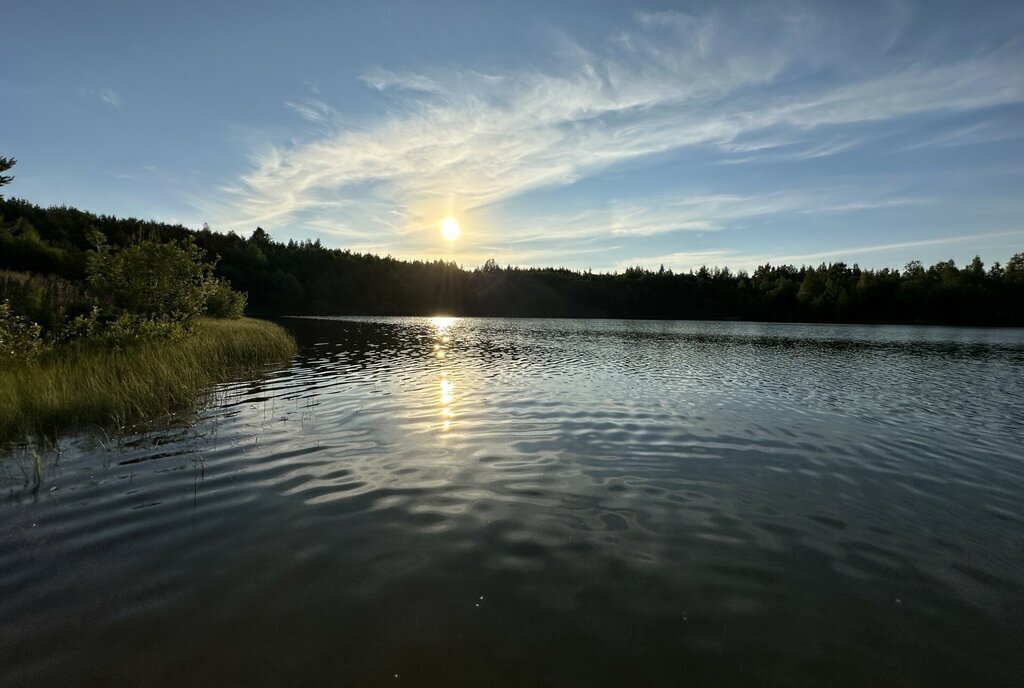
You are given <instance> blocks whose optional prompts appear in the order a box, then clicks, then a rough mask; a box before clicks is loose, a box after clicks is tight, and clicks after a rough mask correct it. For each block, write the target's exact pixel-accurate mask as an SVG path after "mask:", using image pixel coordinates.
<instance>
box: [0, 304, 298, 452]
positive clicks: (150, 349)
mask: <svg viewBox="0 0 1024 688" xmlns="http://www.w3.org/2000/svg"><path fill="white" fill-rule="evenodd" d="M294 352H295V340H293V339H292V337H291V336H290V335H289V334H288V333H287V332H285V330H284V329H282V328H281V327H279V326H277V325H275V324H273V323H269V322H266V321H262V320H253V319H249V318H243V319H239V320H213V319H202V320H200V321H199V322H198V323H197V324H196V327H195V330H194V331H193V332H192V333H191V335H189V336H188V337H186V338H185V339H183V340H180V341H151V342H145V343H139V344H136V345H134V346H131V347H129V348H127V349H125V350H123V351H115V350H111V349H106V348H101V347H99V346H96V345H95V344H91V343H88V342H83V343H82V344H79V345H77V346H73V347H66V348H64V349H58V350H57V351H54V352H52V353H50V354H48V355H46V356H44V357H42V358H40V359H38V360H35V361H31V362H29V363H24V364H21V365H18V366H9V367H6V368H0V443H3V442H8V441H11V440H16V439H19V438H23V437H25V436H26V435H28V434H31V433H38V434H41V435H52V434H54V433H55V432H56V431H58V430H61V429H65V428H72V427H76V426H84V425H99V426H102V427H115V428H119V427H124V426H125V425H127V424H129V423H137V422H145V421H150V420H155V419H158V418H160V417H162V416H165V415H167V414H170V413H172V412H175V411H179V410H181V409H184V408H188V407H190V406H191V405H192V404H194V403H195V402H196V400H197V399H199V398H200V397H201V396H202V395H203V393H204V392H206V391H208V390H209V389H210V387H211V385H213V384H214V383H217V382H223V381H226V380H229V379H232V378H237V377H239V376H243V375H247V374H252V373H254V372H258V371H261V370H264V369H266V368H267V367H268V366H271V365H283V364H285V363H287V362H288V360H289V359H290V358H291V356H292V354H293V353H294Z"/></svg>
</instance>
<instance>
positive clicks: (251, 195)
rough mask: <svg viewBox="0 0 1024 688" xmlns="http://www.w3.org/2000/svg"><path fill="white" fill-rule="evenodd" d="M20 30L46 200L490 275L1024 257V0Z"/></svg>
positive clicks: (333, 10) (516, 10) (416, 12)
mask: <svg viewBox="0 0 1024 688" xmlns="http://www.w3.org/2000/svg"><path fill="white" fill-rule="evenodd" d="M2 15H3V26H4V39H3V41H2V45H0V155H8V156H14V157H16V158H18V160H19V162H18V165H17V167H16V168H15V170H14V172H15V173H16V177H17V178H16V180H15V182H14V184H13V185H12V186H10V187H7V188H6V189H5V191H7V193H8V195H12V196H18V197H22V198H26V199H28V200H31V201H33V202H36V203H39V204H43V205H51V204H68V205H73V206H77V207H80V208H85V209H89V210H93V211H95V212H101V213H109V214H117V215H132V216H137V217H145V218H154V219H159V220H164V221H173V222H182V223H184V224H186V225H190V226H195V227H198V226H200V225H202V223H204V222H207V223H209V224H210V226H211V227H213V228H214V229H216V230H220V231H227V230H229V229H234V230H236V231H238V232H240V233H244V234H249V233H250V232H251V231H252V230H253V229H254V228H255V227H256V226H257V225H259V226H262V227H264V228H265V229H266V230H267V231H268V232H270V234H271V236H273V237H274V238H276V239H280V240H285V239H291V238H294V239H307V238H309V239H314V238H319V239H321V240H322V241H323V242H324V243H325V244H326V245H328V246H341V247H346V248H352V249H355V250H359V251H370V252H374V253H380V254H389V253H390V254H392V255H394V256H398V257H402V258H436V257H443V258H453V259H455V260H457V261H458V262H460V263H462V264H464V265H467V266H475V265H479V264H481V263H483V261H484V260H486V259H488V258H495V259H497V260H498V261H499V262H500V263H502V264H506V263H512V264H519V265H562V266H568V267H574V268H583V269H586V268H592V269H594V270H616V269H618V270H621V269H623V268H624V267H626V266H628V265H635V264H639V265H644V266H649V267H657V266H658V265H660V264H664V265H665V266H666V267H670V268H673V269H677V270H686V269H690V268H693V267H697V266H700V265H702V264H707V265H709V266H710V265H723V266H724V265H728V266H730V267H733V268H737V269H742V268H747V269H749V268H752V267H754V266H756V265H757V264H759V263H763V262H765V261H766V260H770V261H771V262H773V263H778V262H791V263H796V264H801V263H809V264H817V263H819V262H822V261H826V262H827V261H835V260H843V261H846V262H849V263H854V262H856V263H860V264H861V265H862V266H872V267H881V266H892V267H899V266H902V265H903V264H904V263H905V262H907V261H908V260H911V259H920V260H923V261H925V262H934V261H937V260H942V259H946V258H954V259H955V260H957V262H958V263H963V262H965V261H967V260H969V259H970V258H971V257H972V256H973V255H975V254H976V253H977V254H980V255H981V256H982V258H983V259H984V260H985V261H986V263H991V262H993V261H996V260H999V261H1004V262H1005V260H1006V259H1007V258H1008V257H1009V256H1010V255H1012V254H1013V253H1016V252H1019V251H1024V192H1022V189H1024V3H1020V2H1006V3H994V2H971V3H943V2H898V1H892V2H878V3H873V2H857V3H838V2H837V3H825V2H807V3H802V2H782V3H776V2H766V1H761V2H750V3H738V2H737V3H707V2H693V3H664V2H651V3H627V2H607V3H601V2H586V3H570V2H557V3H555V2H526V1H523V0H519V1H516V2H486V3H466V2H407V3H387V2H377V3H339V2H307V3H300V4H299V5H296V6H287V5H286V4H285V3H281V2H216V3H213V2H188V1H179V2H174V3H170V2H166V3H155V2H135V1H133V2H102V1H97V2H89V3H71V2H66V1H65V2H50V1H48V0H31V1H28V0H6V1H5V2H4V6H3V13H2ZM449 214H450V215H453V216H455V217H457V218H458V219H459V221H460V223H461V225H462V228H463V232H464V233H463V236H462V238H461V239H460V240H459V241H457V242H455V243H454V244H448V243H446V242H445V241H444V240H443V239H442V238H441V237H440V235H439V233H438V229H437V225H438V222H439V221H440V220H441V219H442V218H443V217H445V216H446V215H449Z"/></svg>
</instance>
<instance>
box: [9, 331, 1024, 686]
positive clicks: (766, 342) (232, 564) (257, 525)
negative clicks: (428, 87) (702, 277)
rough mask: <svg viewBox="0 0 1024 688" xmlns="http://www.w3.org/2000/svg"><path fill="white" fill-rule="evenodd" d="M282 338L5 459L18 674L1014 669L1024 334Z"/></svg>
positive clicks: (336, 677)
mask: <svg viewBox="0 0 1024 688" xmlns="http://www.w3.org/2000/svg"><path fill="white" fill-rule="evenodd" d="M285 324H286V326H288V327H290V328H292V329H293V330H294V331H295V332H296V334H297V335H298V336H299V339H300V344H301V345H302V349H301V351H300V353H299V355H298V356H297V357H296V358H295V360H294V363H293V365H292V366H291V367H290V368H288V369H287V370H282V371H277V372H274V373H271V374H269V375H268V376H267V377H266V378H264V379H258V380H248V381H243V382H239V383H234V384H231V385H225V386H224V387H222V388H219V389H218V390H217V392H216V394H214V395H213V396H212V398H211V399H210V400H209V401H208V402H207V403H205V404H204V405H203V407H202V408H201V409H199V411H198V412H197V414H196V416H194V417H187V418H185V419H184V420H183V422H182V423H179V424H176V425H175V426H173V427H170V428H167V429H164V430H160V431H158V432H151V433H147V434H141V435H129V436H127V437H123V438H121V439H116V438H114V439H107V438H106V437H105V436H104V435H102V434H98V435H97V434H91V435H88V436H84V437H78V438H68V439H65V440H63V441H62V442H61V447H60V452H59V453H46V454H44V455H43V466H42V480H41V481H37V480H36V479H35V477H34V469H33V466H32V461H31V457H30V456H29V455H28V454H27V453H26V452H25V451H20V452H15V453H14V454H13V455H9V456H7V457H5V458H4V459H3V460H2V461H0V481H2V482H0V485H2V487H3V490H4V491H3V493H2V501H0V684H3V685H47V686H54V685H76V686H78V685H146V686H164V685H166V686H176V687H180V686H212V685H245V686H253V685H399V684H406V685H474V686H479V685H530V686H535V685H552V686H566V685H570V686H571V685H578V686H589V685H631V686H634V685H672V686H676V685H696V686H717V685H761V686H772V685H778V686H783V685H785V686H801V685H806V686H820V685H856V686H869V685H871V686H878V685H885V686H902V685H908V686H918V685H919V686H937V685H985V686H998V685H1007V686H1009V685H1019V681H1020V680H1021V679H1020V677H1021V675H1022V672H1024V657H1022V653H1021V648H1022V647H1024V522H1022V520H1024V500H1022V494H1024V459H1022V447H1024V410H1022V404H1021V400H1022V399H1024V332H1022V331H1021V330H981V329H956V328H915V327H907V328H901V327H853V326H809V325H766V324H752V323H698V322H623V321H586V320H503V319H457V320H455V319H433V320H432V319H416V318H390V319H335V320H331V319H288V320H286V321H285Z"/></svg>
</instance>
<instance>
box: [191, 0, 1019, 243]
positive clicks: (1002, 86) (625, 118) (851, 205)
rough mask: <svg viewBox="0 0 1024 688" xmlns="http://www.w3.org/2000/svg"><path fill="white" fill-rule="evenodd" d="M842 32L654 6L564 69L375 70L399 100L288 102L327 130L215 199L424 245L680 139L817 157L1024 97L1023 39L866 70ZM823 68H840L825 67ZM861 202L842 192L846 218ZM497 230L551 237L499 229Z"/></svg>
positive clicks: (737, 213) (837, 206)
mask: <svg viewBox="0 0 1024 688" xmlns="http://www.w3.org/2000/svg"><path fill="white" fill-rule="evenodd" d="M891 19H892V23H890V26H891V27H892V28H891V32H896V33H898V32H899V30H900V27H901V26H902V23H903V22H905V21H907V19H906V17H904V16H902V14H901V13H899V12H896V13H895V14H894V15H893V17H891ZM879 23H880V24H881V23H884V22H882V21H881V19H880V20H879ZM833 30H834V27H832V26H830V25H828V24H827V23H823V22H822V20H821V19H820V18H818V17H816V16H814V15H812V14H809V13H807V12H802V11H795V12H793V13H790V14H786V13H779V12H775V13H771V14H770V13H767V12H766V13H763V14H761V15H757V16H753V15H752V13H747V14H746V15H742V14H737V15H735V16H728V15H726V14H724V13H723V12H721V11H719V12H713V13H711V14H708V15H706V16H701V17H694V16H689V15H685V14H682V13H678V12H660V13H655V14H640V15H638V16H637V18H636V22H635V24H634V25H633V26H631V27H629V28H628V29H627V30H624V31H622V32H620V33H618V34H616V35H615V36H614V37H613V38H610V39H609V40H608V41H607V42H606V43H605V44H604V45H602V46H600V47H599V48H592V49H585V48H583V47H581V46H578V45H570V47H571V50H563V51H562V54H563V55H564V59H563V61H562V63H561V65H560V67H559V68H557V69H554V70H548V71H515V72H508V73H484V72H480V71H472V70H453V69H425V70H419V71H415V72H412V71H391V70H386V69H382V68H381V69H375V70H371V71H369V72H368V73H367V74H365V75H364V76H363V78H362V80H363V82H364V83H365V84H366V86H367V87H369V88H371V89H373V90H375V91H377V92H379V93H381V94H385V95H386V100H387V102H388V104H389V105H388V107H387V109H386V110H385V112H384V113H383V114H382V115H381V116H380V117H377V118H368V119H365V120H364V121H363V122H362V123H360V124H354V123H352V122H342V121H340V120H338V119H336V118H334V117H333V116H332V111H331V110H330V109H329V108H328V107H327V106H326V105H323V103H321V102H320V101H314V100H304V101H290V102H288V103H287V107H289V108H290V109H292V110H293V111H295V112H296V113H297V114H298V115H300V117H302V118H303V119H305V120H307V121H308V122H309V123H311V124H315V125H317V126H318V127H319V128H320V129H319V131H317V132H312V135H311V136H307V137H305V138H299V139H296V140H292V141H289V142H287V143H284V144H280V145H277V146H274V147H272V148H270V149H269V150H266V151H261V152H259V153H258V154H257V155H256V157H255V158H254V160H253V166H252V169H251V170H250V171H249V172H248V173H247V174H245V175H244V176H242V177H241V178H240V179H238V180H237V181H236V182H234V183H232V184H230V185H229V186H228V187H226V188H225V189H223V191H224V193H225V194H226V195H227V197H228V198H229V201H228V202H227V203H226V204H225V203H218V204H207V205H206V206H205V207H204V210H205V211H206V212H208V213H211V214H214V215H216V216H218V220H219V221H220V224H222V225H223V224H228V223H241V224H244V225H252V224H256V223H274V224H277V225H279V226H280V225H284V224H288V223H302V224H303V225H309V226H316V227H322V228H330V227H334V228H336V231H333V232H332V233H335V234H337V235H339V236H344V237H346V238H352V237H356V236H362V237H363V238H364V240H365V242H366V243H367V244H370V245H379V246H388V245H405V246H410V247H411V246H412V244H410V243H408V242H409V241H410V239H409V237H410V236H411V235H413V234H415V233H416V232H417V231H419V230H420V229H422V228H423V227H425V226H426V225H427V224H429V223H432V222H433V221H434V220H436V218H437V217H438V214H439V213H444V212H462V213H470V212H473V211H474V209H476V210H480V209H483V208H484V207H486V206H488V205H489V204H495V203H498V202H501V201H505V200H508V199H510V198H514V197H516V196H518V195H521V194H523V193H525V192H527V191H531V190H535V189H539V188H544V187H553V186H560V185H567V184H571V183H573V182H576V181H578V180H580V179H583V178H586V177H588V176H590V175H593V174H595V173H597V172H600V171H602V170H605V169H606V168H608V167H610V166H613V165H616V164H621V163H624V162H629V161H635V160H639V159H642V158H644V157H646V156H651V155H654V154H660V153H664V152H666V151H673V150H685V149H686V148H687V147H691V146H703V147H705V148H710V149H711V150H713V151H717V152H718V153H719V154H720V155H722V156H723V157H722V159H723V160H726V159H728V157H729V156H734V155H736V154H737V153H739V154H742V155H746V156H752V157H756V156H760V155H775V156H787V157H790V158H792V159H797V160H799V159H808V160H810V159H817V158H822V157H827V156H834V155H837V154H839V153H841V152H844V151H849V150H851V149H854V148H856V147H858V146H860V145H862V144H863V143H864V141H865V137H864V135H863V134H862V133H857V132H854V133H849V132H846V131H836V128H840V127H849V126H851V125H863V124H865V123H871V122H879V121H886V120H894V119H897V118H902V117H907V116H911V115H918V114H922V113H937V112H949V111H969V110H974V109H978V108H986V107H992V106H997V105H1002V104H1007V103H1019V102H1022V101H1024V81H1022V80H1021V79H1020V78H1019V73H1020V68H1021V59H1020V55H1019V54H1018V53H1015V52H1012V49H1016V48H1013V46H1011V47H1010V48H1002V49H993V50H989V51H987V52H975V53H972V54H969V55H966V56H963V57H962V58H959V59H944V60H928V59H924V58H922V57H920V56H915V57H913V58H907V59H902V60H899V59H895V58H893V59H891V60H889V61H884V60H878V61H875V62H873V63H872V64H871V65H870V66H871V69H862V70H860V71H858V70H853V69H850V68H848V65H849V64H850V63H851V61H852V57H853V53H852V51H856V50H863V48H864V46H862V45H858V44H856V43H850V44H848V45H844V44H841V42H837V41H835V40H833ZM891 32H890V33H891ZM878 40H879V41H880V42H881V44H891V42H892V41H893V40H894V37H893V35H885V36H879V37H878ZM837 43H839V44H837ZM881 44H880V48H884V45H881ZM789 46H799V47H798V48H797V49H791V48H790V47H789ZM869 47H870V46H869ZM822 72H831V73H833V74H834V78H831V79H828V80H823V79H820V78H817V77H816V75H817V74H820V73H822ZM748 159H749V158H748ZM793 199H794V197H793V196H792V195H780V196H775V197H773V196H771V195H765V196H763V197H759V198H752V197H748V196H741V195H736V194H730V193H723V194H703V195H699V196H694V197H691V198H676V199H674V200H669V201H665V202H663V203H658V204H656V205H653V206H652V205H639V204H636V203H628V202H624V203H622V204H619V205H617V206H613V207H611V208H610V209H609V208H604V209H602V210H601V211H600V212H601V213H603V220H604V221H603V222H595V223H593V224H592V225H590V228H589V229H586V230H585V229H583V227H584V225H585V223H586V222H587V220H588V218H582V219H580V220H579V221H578V222H575V223H574V222H568V223H567V224H563V225H561V226H560V227H557V228H556V227H546V228H545V229H544V231H545V232H548V235H550V233H552V232H558V233H559V236H568V235H571V234H574V233H576V232H577V231H578V232H579V234H581V235H585V234H587V233H588V232H592V233H595V234H596V233H598V232H604V233H610V234H613V235H615V234H618V235H623V236H628V235H634V236H649V235H653V234H658V233H664V232H667V231H671V230H675V229H694V230H713V229H716V228H720V227H722V226H723V225H724V224H725V223H727V222H728V221H730V220H735V219H737V218H741V217H743V216H744V215H743V213H761V214H764V213H769V212H781V211H797V212H803V211H807V210H808V207H807V204H806V202H801V203H798V202H796V201H794V200H793ZM804 200H805V201H806V199H804ZM904 202H914V201H912V200H906V199H905V201H904ZM861 203H870V201H861ZM759 204H760V205H759ZM787 204H788V205H787ZM856 204H857V201H856V200H854V199H846V200H840V201H837V202H834V203H833V204H832V208H833V209H832V210H831V212H844V211H852V210H856V209H858V206H857V205H856ZM822 207H824V206H822ZM860 207H867V206H860ZM535 224H536V223H535ZM325 231H326V230H325ZM483 231H485V232H488V231H489V232H491V233H492V234H494V233H503V234H504V235H505V236H508V235H510V234H515V235H516V236H517V237H518V238H521V239H525V238H529V237H530V236H533V235H534V234H537V232H531V230H530V229H529V228H523V229H518V228H515V227H510V226H500V225H492V226H491V227H490V228H489V229H486V230H483ZM495 236H496V234H495ZM488 238H490V237H488V236H484V237H481V240H487V239H488ZM402 242H406V243H404V244H403V243H402Z"/></svg>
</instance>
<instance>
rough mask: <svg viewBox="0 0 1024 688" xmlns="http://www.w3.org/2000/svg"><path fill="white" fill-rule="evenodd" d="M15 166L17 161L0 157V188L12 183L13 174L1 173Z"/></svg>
mask: <svg viewBox="0 0 1024 688" xmlns="http://www.w3.org/2000/svg"><path fill="white" fill-rule="evenodd" d="M16 164H18V161H17V160H15V159H14V158H5V157H3V156H2V155H0V186H5V185H7V184H10V183H11V182H13V181H14V175H13V174H3V173H4V172H6V171H7V170H9V169H11V168H12V167H14V166H15V165H16ZM0 198H3V196H0Z"/></svg>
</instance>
